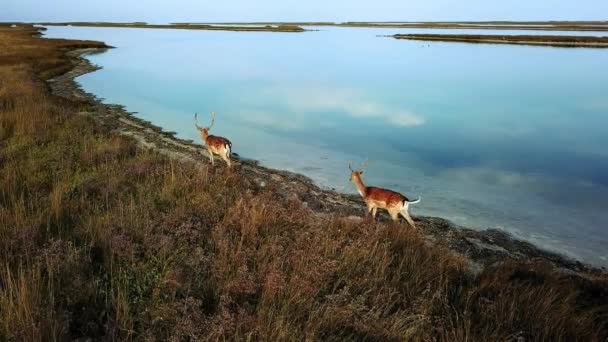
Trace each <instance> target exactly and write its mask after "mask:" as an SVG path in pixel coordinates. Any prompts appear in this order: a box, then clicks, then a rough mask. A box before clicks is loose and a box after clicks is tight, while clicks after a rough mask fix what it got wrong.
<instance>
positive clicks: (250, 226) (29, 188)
mask: <svg viewBox="0 0 608 342" xmlns="http://www.w3.org/2000/svg"><path fill="white" fill-rule="evenodd" d="M32 33H33V31H32V30H31V29H29V28H23V29H18V30H16V29H9V28H2V27H0V47H1V48H0V106H1V107H0V340H28V341H42V340H44V341H47V340H65V339H77V338H85V337H86V338H93V339H108V340H233V339H236V340H303V339H307V340H334V341H338V340H382V341H385V340H446V341H454V340H472V341H481V340H517V339H518V338H524V339H525V340H562V341H566V340H568V341H570V340H597V341H600V340H604V339H605V338H606V337H607V336H608V335H607V333H608V326H607V321H608V316H607V315H608V309H607V297H608V290H607V288H608V279H607V278H606V277H605V276H602V275H598V276H590V275H589V276H588V277H587V278H581V277H579V276H575V275H570V274H568V273H564V272H558V271H557V270H555V269H553V268H552V267H551V266H548V265H545V264H542V263H537V262H522V263H516V262H507V263H503V264H498V265H495V266H493V267H490V268H487V269H486V270H484V271H483V272H482V273H481V274H479V275H473V274H471V273H469V271H468V270H467V269H468V267H467V260H466V259H465V258H463V257H462V256H459V255H456V254H454V253H453V252H451V251H449V250H447V249H444V248H441V247H438V246H434V245H432V244H430V243H429V242H428V241H426V240H425V238H424V237H423V236H422V235H420V234H419V233H417V232H415V231H411V230H409V229H407V228H404V227H403V226H399V225H393V224H380V223H378V224H374V223H370V222H358V221H352V220H349V219H346V218H341V217H337V216H334V217H331V216H330V217H319V216H316V215H314V214H313V213H312V212H310V211H309V210H308V209H307V208H305V207H304V206H303V205H302V204H301V203H299V202H298V201H297V200H293V201H287V202H285V201H284V200H278V197H277V195H276V194H274V193H273V192H272V191H270V190H264V189H261V190H260V189H258V188H257V187H255V186H253V185H252V181H251V180H249V179H247V178H246V177H244V176H242V175H240V174H239V173H238V172H227V171H226V170H224V169H222V168H220V167H218V168H215V169H213V168H210V167H208V166H207V165H206V164H205V165H204V166H200V165H196V164H188V163H182V162H176V161H172V160H170V159H167V158H166V157H163V156H161V155H158V154H156V153H155V152H154V151H148V150H143V149H140V148H138V147H137V146H136V143H135V142H134V141H132V140H131V139H129V138H127V137H122V136H118V135H115V134H114V133H112V132H110V131H108V130H107V128H104V127H102V126H100V125H98V124H96V123H95V122H94V121H93V120H92V119H91V118H90V117H88V116H85V115H77V114H76V113H77V112H78V110H79V108H80V107H81V106H82V104H78V103H72V102H68V101H65V100H62V99H59V98H56V97H54V96H52V95H50V94H49V93H48V90H47V87H46V86H45V84H44V83H43V82H42V80H44V79H45V78H48V77H52V76H53V75H54V74H56V73H58V72H61V71H63V70H66V69H67V68H69V60H67V59H65V57H63V52H64V51H65V48H66V46H67V47H70V46H87V45H89V44H90V45H95V44H93V43H87V42H67V41H56V40H41V39H38V38H35V37H32V36H31V34H32Z"/></svg>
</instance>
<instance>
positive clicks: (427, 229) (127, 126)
mask: <svg viewBox="0 0 608 342" xmlns="http://www.w3.org/2000/svg"><path fill="white" fill-rule="evenodd" d="M104 51H106V50H105V49H81V50H76V51H72V52H68V53H67V54H68V56H69V57H70V58H72V61H73V64H74V68H73V69H72V70H70V71H69V72H67V73H65V74H63V75H61V76H59V77H55V78H53V79H51V80H49V81H48V82H49V86H50V87H51V89H52V92H53V94H55V95H58V96H62V97H65V98H68V99H70V100H73V101H77V102H79V103H83V106H81V107H82V108H83V109H82V110H81V111H80V113H79V114H80V115H88V116H91V117H92V118H94V119H95V120H96V121H97V122H98V123H99V124H100V125H102V126H103V127H106V128H108V129H109V130H111V131H114V132H117V133H118V134H121V135H125V136H130V137H132V138H133V139H135V140H136V141H137V142H138V143H139V145H140V146H141V147H142V148H148V149H154V150H155V151H157V152H159V153H161V154H163V155H167V156H169V157H170V158H173V159H175V160H179V161H181V162H186V163H196V164H200V165H204V164H207V163H208V162H209V161H208V158H207V157H206V155H204V154H203V153H204V152H203V149H202V148H201V145H199V144H196V143H194V142H193V141H191V140H183V139H179V138H177V137H175V133H174V132H165V131H163V130H162V129H161V128H160V127H157V126H154V125H153V124H152V123H150V122H148V121H145V120H142V119H139V118H137V117H135V116H134V115H133V113H129V112H127V111H126V110H125V108H124V107H123V106H120V105H109V104H103V103H102V102H101V100H100V99H98V98H97V97H95V95H93V94H89V93H87V92H85V91H84V90H83V89H82V88H81V87H80V85H79V84H78V83H77V82H76V81H75V78H76V77H78V76H80V75H83V74H86V73H89V72H93V71H95V70H98V69H99V68H98V67H96V66H94V65H92V64H91V63H90V62H89V61H88V60H87V59H86V58H84V56H86V55H88V54H94V53H103V52H104ZM233 159H234V161H235V162H234V164H235V166H236V167H235V170H236V172H239V173H240V174H241V175H242V176H243V177H246V178H248V179H249V180H251V181H252V183H253V184H256V186H258V187H262V188H267V189H270V190H272V192H273V193H274V194H275V195H276V196H277V197H278V198H279V199H298V200H299V201H301V202H302V204H303V205H304V206H306V207H308V208H309V209H310V210H311V211H313V212H314V213H315V214H316V215H332V214H335V215H340V216H344V217H348V218H350V219H353V220H361V219H362V218H363V215H364V213H365V208H364V203H363V200H362V199H361V198H360V197H359V196H355V195H349V194H343V193H338V192H336V191H333V190H328V189H322V188H320V187H319V186H317V185H316V184H314V182H313V181H312V180H311V179H309V178H307V177H305V176H303V175H300V174H296V173H292V172H288V171H281V170H274V169H270V168H266V167H263V166H260V165H258V163H257V162H256V161H254V160H248V159H244V158H240V157H239V156H238V155H235V156H233ZM216 167H221V168H224V166H223V165H222V164H221V163H217V164H216ZM380 217H381V218H380V222H379V223H378V225H382V224H384V223H383V222H386V221H387V216H385V215H380ZM414 219H415V220H416V221H417V226H418V227H419V229H420V230H421V232H422V233H423V234H424V235H425V238H426V240H427V241H428V242H429V243H433V244H441V245H444V246H446V247H448V248H449V249H451V250H453V251H455V252H457V253H459V254H461V255H463V256H465V257H466V258H467V259H469V260H470V265H471V267H470V268H471V270H472V271H473V272H475V273H477V272H480V271H481V270H483V269H484V268H485V267H486V266H490V265H493V264H496V263H499V262H502V261H506V260H509V259H511V260H519V261H535V262H536V261H541V262H548V263H550V264H552V265H554V266H555V267H556V269H557V270H559V271H563V272H566V273H572V274H578V275H581V276H585V275H586V274H598V273H604V272H605V271H606V270H605V269H604V268H602V269H599V268H595V267H592V266H589V265H587V264H584V263H582V262H579V261H576V260H572V259H569V258H566V257H564V256H561V255H558V254H556V253H553V252H548V251H545V250H542V249H540V248H538V247H536V246H534V245H533V244H531V243H528V242H525V241H521V240H518V239H515V238H514V237H512V236H511V235H510V234H508V233H506V232H504V231H501V230H496V229H489V230H483V231H478V230H473V229H468V228H464V227H460V226H457V225H455V224H453V223H451V222H449V221H448V220H445V219H442V218H437V217H415V218H414ZM388 224H390V223H388ZM403 227H404V229H409V228H408V226H407V225H405V224H403Z"/></svg>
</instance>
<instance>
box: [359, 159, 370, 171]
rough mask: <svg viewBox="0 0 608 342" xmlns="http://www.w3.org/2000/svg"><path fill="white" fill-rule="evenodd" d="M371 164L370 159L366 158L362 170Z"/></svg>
mask: <svg viewBox="0 0 608 342" xmlns="http://www.w3.org/2000/svg"><path fill="white" fill-rule="evenodd" d="M368 166H369V159H365V162H364V163H363V164H361V171H364V170H365V169H367V167H368Z"/></svg>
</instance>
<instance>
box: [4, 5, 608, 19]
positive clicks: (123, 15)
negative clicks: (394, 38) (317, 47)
mask: <svg viewBox="0 0 608 342" xmlns="http://www.w3.org/2000/svg"><path fill="white" fill-rule="evenodd" d="M2 3H3V4H2V10H1V11H0V21H26V22H39V21H120V22H127V21H147V22H150V23H169V22H220V21H338V22H339V21H422V20H427V21H436V20H608V0H503V1H491V0H490V1H489V0H460V1H454V0H367V1H361V0H305V1H302V0H298V1H294V0H229V1H209V0H172V1H170V0H101V1H100V0H98V1H90V0H52V1H51V0H2Z"/></svg>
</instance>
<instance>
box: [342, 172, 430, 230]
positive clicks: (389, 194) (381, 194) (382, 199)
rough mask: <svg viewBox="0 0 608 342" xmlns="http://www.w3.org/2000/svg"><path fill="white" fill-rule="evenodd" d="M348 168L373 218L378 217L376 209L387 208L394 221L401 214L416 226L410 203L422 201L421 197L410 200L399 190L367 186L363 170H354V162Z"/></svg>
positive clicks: (411, 224)
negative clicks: (363, 177)
mask: <svg viewBox="0 0 608 342" xmlns="http://www.w3.org/2000/svg"><path fill="white" fill-rule="evenodd" d="M348 168H349V169H350V171H351V174H350V181H351V182H353V183H355V186H356V187H357V191H358V192H359V195H361V197H363V200H364V201H365V204H367V212H368V213H371V215H372V218H373V219H375V218H376V211H377V210H378V208H380V209H386V210H387V211H388V213H389V215H391V218H392V219H393V221H397V220H398V219H399V214H401V216H403V218H405V220H406V221H407V222H408V223H409V224H410V226H412V228H416V225H415V224H414V220H412V217H411V216H410V213H409V212H408V210H409V205H410V204H416V203H418V202H420V198H418V199H417V200H415V201H410V200H409V199H408V198H407V197H405V196H403V195H402V194H400V193H398V192H395V191H391V190H387V189H382V188H376V187H373V186H365V184H363V179H362V178H361V175H362V174H363V170H353V167H352V163H349V164H348Z"/></svg>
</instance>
